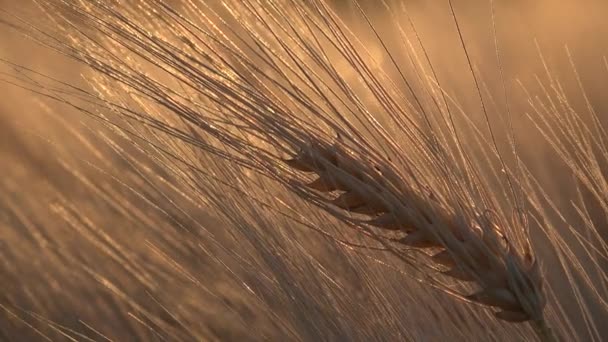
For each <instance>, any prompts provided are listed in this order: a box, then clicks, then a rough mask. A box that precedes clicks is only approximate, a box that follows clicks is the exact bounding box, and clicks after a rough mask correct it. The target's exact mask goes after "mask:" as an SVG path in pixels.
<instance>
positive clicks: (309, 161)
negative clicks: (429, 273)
mask: <svg viewBox="0 0 608 342" xmlns="http://www.w3.org/2000/svg"><path fill="white" fill-rule="evenodd" d="M285 162H286V163H287V164H288V165H289V166H290V167H291V168H293V169H296V170H299V171H300V172H304V173H310V174H315V175H316V179H315V180H314V181H312V182H310V183H308V184H306V186H307V187H309V188H311V189H313V190H314V191H317V192H319V193H321V194H323V195H324V196H323V197H322V198H323V199H324V201H325V202H326V203H325V204H329V205H332V206H335V207H338V208H340V209H342V210H345V211H348V212H350V213H352V214H355V215H361V216H362V217H363V220H362V223H363V224H365V225H368V226H370V227H376V228H379V229H382V230H391V231H398V232H399V233H401V234H402V235H403V236H402V237H401V238H400V239H398V240H397V241H398V243H399V244H400V245H402V246H404V247H407V248H414V249H422V250H425V251H427V252H428V255H429V256H430V260H431V261H432V263H434V265H435V266H436V267H437V268H438V269H439V270H440V273H442V274H443V275H444V276H447V277H451V278H453V279H454V280H457V281H460V282H468V283H471V284H472V285H475V286H476V287H478V288H479V290H478V291H477V292H474V293H472V294H469V295H463V298H464V299H465V300H468V301H470V302H474V303H478V304H481V305H483V306H487V307H492V308H495V309H498V310H497V311H496V312H495V313H494V315H495V316H496V317H497V318H498V319H500V320H503V321H507V322H526V321H529V322H530V323H531V324H532V325H533V327H534V328H535V331H536V332H537V334H538V336H539V337H540V339H541V340H543V341H554V340H556V338H555V336H554V334H553V332H552V331H551V329H550V328H549V327H548V326H547V324H546V321H545V319H544V316H543V308H544V306H545V304H546V299H545V295H544V293H543V290H542V287H543V278H542V274H541V269H540V267H539V264H538V262H537V261H536V260H535V258H534V257H533V255H532V253H531V251H529V250H528V251H518V250H517V249H516V248H515V246H514V245H513V244H511V243H510V242H509V241H508V240H507V239H506V237H505V236H504V235H503V234H502V233H501V230H500V228H499V227H497V226H496V225H495V224H493V223H491V222H490V221H489V220H485V221H484V220H480V221H478V222H467V221H466V220H464V219H462V218H459V217H458V215H456V214H455V211H454V210H452V209H451V208H447V207H446V206H445V204H444V203H442V201H440V200H438V199H434V198H433V196H424V195H422V194H420V192H419V191H416V190H415V189H414V188H413V187H410V186H407V185H404V184H402V182H400V178H399V177H398V176H397V174H396V173H394V172H393V170H392V169H391V168H390V167H389V166H386V165H371V166H370V165H369V164H366V163H364V162H361V161H360V160H359V159H357V158H355V157H354V156H353V155H352V154H351V153H350V152H347V151H346V150H345V149H343V148H340V147H338V146H336V145H324V144H322V143H314V144H312V145H310V146H308V147H307V148H305V149H302V150H301V151H300V152H299V153H298V154H297V155H296V156H295V157H294V158H293V159H289V160H286V161H285ZM338 193H339V195H338V196H337V197H336V196H335V195H336V194H338ZM330 194H333V195H334V196H330Z"/></svg>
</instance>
